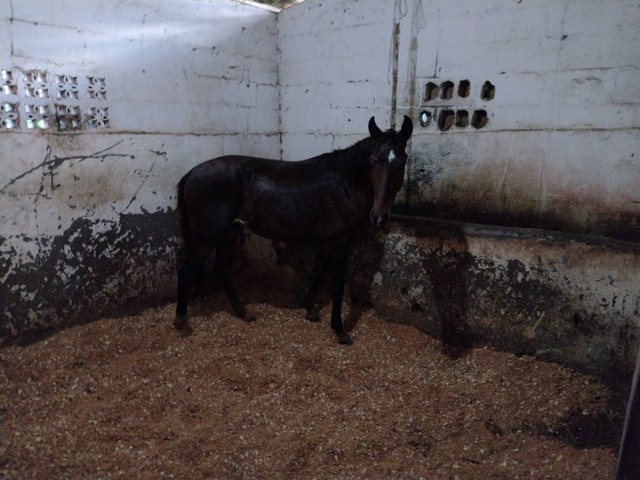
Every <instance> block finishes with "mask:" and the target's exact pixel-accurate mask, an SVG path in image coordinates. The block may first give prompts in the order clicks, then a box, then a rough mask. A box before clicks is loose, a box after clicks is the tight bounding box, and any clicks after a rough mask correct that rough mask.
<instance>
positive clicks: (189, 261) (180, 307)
mask: <svg viewBox="0 0 640 480" xmlns="http://www.w3.org/2000/svg"><path fill="white" fill-rule="evenodd" d="M208 251H209V250H207V252H206V253H201V254H198V253H197V252H194V251H192V250H191V249H188V248H186V247H185V248H184V249H183V251H182V252H181V255H180V259H179V264H178V298H177V302H176V316H175V320H174V322H173V326H174V327H175V328H176V329H177V330H178V331H179V332H180V333H181V334H182V335H183V336H188V335H191V334H192V333H193V329H192V328H191V326H190V325H189V315H188V312H187V309H188V304H189V297H190V294H191V290H192V287H193V283H194V280H195V279H196V277H197V275H198V273H199V272H200V271H201V268H202V265H203V263H204V261H205V260H206V257H207V256H208ZM203 252H204V250H203Z"/></svg>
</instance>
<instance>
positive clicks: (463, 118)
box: [456, 110, 469, 128]
mask: <svg viewBox="0 0 640 480" xmlns="http://www.w3.org/2000/svg"><path fill="white" fill-rule="evenodd" d="M468 126H469V112H467V111H466V110H458V111H457V112H456V127H458V128H465V127H468Z"/></svg>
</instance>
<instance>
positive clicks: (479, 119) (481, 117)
mask: <svg viewBox="0 0 640 480" xmlns="http://www.w3.org/2000/svg"><path fill="white" fill-rule="evenodd" d="M487 123H489V117H487V112H486V111H485V110H476V111H474V112H473V115H472V116H471V126H472V127H473V128H482V127H484V126H486V125H487Z"/></svg>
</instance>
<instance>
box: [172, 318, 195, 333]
mask: <svg viewBox="0 0 640 480" xmlns="http://www.w3.org/2000/svg"><path fill="white" fill-rule="evenodd" d="M173 326H174V327H175V328H176V330H178V332H180V336H181V337H188V336H190V335H191V334H192V333H193V329H192V328H191V325H189V323H188V322H174V323H173Z"/></svg>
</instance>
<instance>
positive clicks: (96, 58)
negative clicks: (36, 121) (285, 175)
mask: <svg viewBox="0 0 640 480" xmlns="http://www.w3.org/2000/svg"><path fill="white" fill-rule="evenodd" d="M276 18H277V17H276V15H275V14H274V13H273V12H270V11H268V10H265V9H261V8H256V7H255V6H251V5H245V4H241V3H237V2H234V1H229V0H194V1H189V2H185V1H165V2H151V1H145V0H122V1H119V2H115V3H113V2H106V3H105V2H85V1H81V0H65V1H58V0H56V1H51V0H30V1H28V2H24V1H18V0H2V1H0V25H2V27H1V28H0V70H5V71H11V72H12V76H13V79H14V82H15V84H16V85H15V86H16V91H15V92H10V91H9V93H5V94H0V102H1V103H12V104H17V105H18V107H17V108H18V112H19V116H20V124H21V128H20V129H7V128H1V129H0V158H2V159H3V160H2V168H0V239H1V241H0V272H1V279H2V287H0V295H1V298H2V302H0V303H2V310H3V313H2V316H3V318H2V321H1V322H0V326H1V327H2V328H1V329H0V330H1V333H2V335H5V334H12V333H16V332H18V331H21V330H24V329H25V328H26V326H25V324H26V323H28V322H34V323H35V324H38V323H39V324H56V323H59V322H61V321H64V319H63V318H61V317H65V316H67V317H71V316H74V315H75V316H77V313H78V312H77V311H76V312H74V311H73V310H74V309H75V307H74V305H73V303H74V302H75V303H76V304H77V306H78V308H81V307H82V304H83V302H84V303H86V302H87V301H89V300H87V299H90V298H93V297H95V298H96V302H94V303H93V304H91V306H90V307H88V309H89V310H92V312H90V313H88V314H87V316H89V315H90V314H91V313H93V314H96V313H99V310H101V309H104V308H106V307H107V306H108V304H109V302H111V301H112V300H113V301H114V304H117V303H118V302H122V301H124V300H126V299H127V298H129V299H131V300H132V302H134V303H135V302H136V301H137V300H136V299H139V301H140V302H141V303H144V302H147V303H148V301H149V300H150V299H153V298H158V297H161V296H166V295H168V294H170V295H172V294H173V278H174V277H173V275H174V265H175V252H174V247H175V245H176V243H177V239H176V234H177V231H176V228H175V227H174V225H176V224H175V222H176V216H175V213H173V210H174V209H175V191H176V185H177V182H178V180H179V179H180V177H181V176H182V175H183V174H184V173H186V172H187V171H188V170H189V169H190V168H191V167H192V166H194V165H195V164H197V163H200V162H202V161H204V160H206V159H209V158H212V157H215V156H218V155H222V154H226V153H241V154H249V155H251V154H253V155H262V156H272V157H277V156H278V155H279V152H280V141H279V107H278V85H277V20H276ZM34 69H38V70H41V71H44V72H47V74H48V75H49V78H48V81H47V82H45V83H46V84H47V86H48V87H49V93H50V98H30V97H26V95H25V93H24V92H25V88H26V87H27V86H28V84H27V82H25V81H24V80H23V78H22V77H23V74H24V72H28V71H31V70H34ZM56 75H68V76H74V77H76V78H77V87H78V93H79V98H78V99H62V100H59V99H57V98H56V92H57V88H58V87H57V83H56ZM87 77H99V78H104V84H105V86H106V99H88V98H87V92H88V88H87V85H88V84H87V82H88V80H87ZM4 83H6V82H4ZM29 103H32V104H36V105H49V106H50V107H51V108H52V109H53V108H54V107H53V105H54V104H56V103H64V104H66V105H77V106H79V107H80V108H81V109H82V111H83V112H84V111H85V110H86V109H87V108H90V107H91V106H94V107H95V106H98V107H107V108H108V118H109V126H108V128H94V129H88V128H82V129H80V130H78V131H74V132H68V131H63V132H59V131H57V129H56V128H55V126H54V119H53V118H50V123H51V124H52V125H51V128H49V129H45V130H38V129H32V130H30V129H28V128H26V122H27V118H26V114H25V112H24V105H25V104H29ZM83 121H84V118H83ZM151 215H154V216H153V217H151ZM147 216H149V217H148V218H153V219H154V220H153V221H149V220H145V218H147ZM145 222H146V223H145ZM163 237H164V238H163ZM83 289H84V290H83ZM81 298H84V299H85V300H81ZM89 303H91V301H89ZM85 306H86V305H85ZM27 329H28V328H27Z"/></svg>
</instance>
